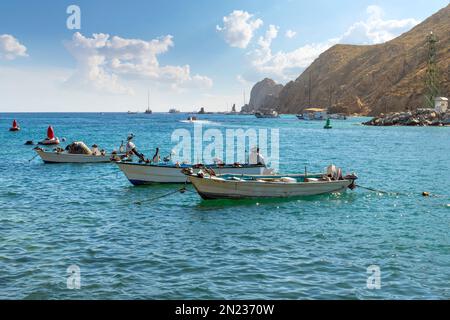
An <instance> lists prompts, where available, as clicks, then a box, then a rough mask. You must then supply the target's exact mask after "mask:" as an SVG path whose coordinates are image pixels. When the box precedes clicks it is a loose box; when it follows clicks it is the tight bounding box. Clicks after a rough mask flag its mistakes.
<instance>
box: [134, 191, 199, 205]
mask: <svg viewBox="0 0 450 320" xmlns="http://www.w3.org/2000/svg"><path fill="white" fill-rule="evenodd" d="M178 192H179V193H185V192H192V190H188V189H186V187H183V188H181V189H177V190H174V191H171V192H169V193H166V194H163V195H160V196H157V197H153V198H150V199H146V200H142V201H136V202H135V204H137V205H141V204H143V203H145V202H151V201H155V200H158V199H161V198H165V197H168V196H171V195H173V194H175V193H178Z"/></svg>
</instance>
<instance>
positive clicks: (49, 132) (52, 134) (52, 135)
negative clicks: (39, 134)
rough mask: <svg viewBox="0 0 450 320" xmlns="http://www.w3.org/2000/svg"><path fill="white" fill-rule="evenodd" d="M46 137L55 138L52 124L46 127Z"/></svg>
mask: <svg viewBox="0 0 450 320" xmlns="http://www.w3.org/2000/svg"><path fill="white" fill-rule="evenodd" d="M47 139H49V140H53V139H55V132H54V131H53V128H52V126H49V127H48V129H47Z"/></svg>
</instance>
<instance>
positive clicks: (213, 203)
mask: <svg viewBox="0 0 450 320" xmlns="http://www.w3.org/2000/svg"><path fill="white" fill-rule="evenodd" d="M357 197H358V195H357V194H356V193H349V192H344V193H334V194H321V195H314V196H299V197H290V198H253V199H217V200H203V199H201V200H200V202H199V203H198V204H197V206H196V207H197V208H198V209H217V208H225V207H233V206H234V207H241V206H242V207H249V206H260V205H276V204H285V203H290V202H297V203H299V204H301V203H302V202H305V203H312V202H317V201H322V202H325V201H337V200H338V201H348V202H353V201H355V200H356V199H357Z"/></svg>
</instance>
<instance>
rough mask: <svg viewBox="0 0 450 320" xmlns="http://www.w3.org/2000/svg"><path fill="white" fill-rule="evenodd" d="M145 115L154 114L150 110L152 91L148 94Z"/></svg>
mask: <svg viewBox="0 0 450 320" xmlns="http://www.w3.org/2000/svg"><path fill="white" fill-rule="evenodd" d="M144 113H145V114H152V113H153V111H152V110H151V109H150V90H148V92H147V109H146V110H145V112H144Z"/></svg>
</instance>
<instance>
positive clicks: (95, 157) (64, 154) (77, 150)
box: [34, 141, 124, 163]
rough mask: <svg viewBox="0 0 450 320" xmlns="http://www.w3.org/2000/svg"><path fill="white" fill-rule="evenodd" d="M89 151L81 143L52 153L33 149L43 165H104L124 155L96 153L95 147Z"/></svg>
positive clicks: (72, 144) (57, 149)
mask: <svg viewBox="0 0 450 320" xmlns="http://www.w3.org/2000/svg"><path fill="white" fill-rule="evenodd" d="M92 147H93V149H92V150H91V149H89V148H88V147H87V146H86V145H85V144H84V143H83V142H81V141H77V142H72V143H71V144H69V145H68V146H67V147H66V149H65V150H64V149H62V148H56V149H55V150H53V151H49V150H44V149H42V148H40V147H37V148H35V149H34V150H35V151H36V153H37V155H39V156H40V157H41V159H42V160H43V161H44V162H45V163H106V162H112V161H118V160H120V159H121V158H122V157H123V156H124V154H122V153H117V152H115V151H113V152H112V153H110V154H108V153H106V152H105V151H104V150H101V151H98V147H97V145H93V146H92Z"/></svg>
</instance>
